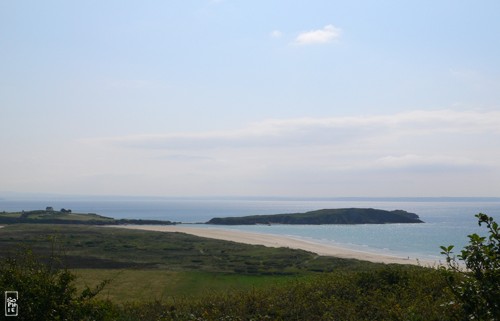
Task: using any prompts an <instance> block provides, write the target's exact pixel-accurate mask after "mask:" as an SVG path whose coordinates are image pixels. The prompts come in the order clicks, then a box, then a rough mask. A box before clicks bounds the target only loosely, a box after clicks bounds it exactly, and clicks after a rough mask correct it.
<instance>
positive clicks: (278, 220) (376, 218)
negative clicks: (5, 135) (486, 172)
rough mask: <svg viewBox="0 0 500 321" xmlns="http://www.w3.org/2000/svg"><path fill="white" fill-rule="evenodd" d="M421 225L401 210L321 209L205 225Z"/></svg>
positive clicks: (226, 219)
mask: <svg viewBox="0 0 500 321" xmlns="http://www.w3.org/2000/svg"><path fill="white" fill-rule="evenodd" d="M387 223H423V222H422V221H421V220H420V219H419V217H418V215H417V214H414V213H409V212H406V211H403V210H394V211H386V210H379V209H373V208H341V209H323V210H317V211H311V212H306V213H291V214H273V215H252V216H243V217H224V218H213V219H211V220H210V221H208V222H207V224H218V225H253V224H311V225H319V224H387Z"/></svg>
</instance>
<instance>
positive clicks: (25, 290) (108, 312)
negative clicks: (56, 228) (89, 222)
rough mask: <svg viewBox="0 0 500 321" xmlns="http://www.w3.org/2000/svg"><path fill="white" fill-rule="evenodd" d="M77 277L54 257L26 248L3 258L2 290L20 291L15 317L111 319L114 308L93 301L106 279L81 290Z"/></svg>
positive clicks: (25, 318) (0, 278)
mask: <svg viewBox="0 0 500 321" xmlns="http://www.w3.org/2000/svg"><path fill="white" fill-rule="evenodd" d="M74 280H75V276H74V275H73V274H72V273H71V272H70V271H69V270H67V269H65V268H63V267H62V266H61V263H60V261H59V260H58V259H57V258H56V257H54V256H51V257H49V258H39V257H36V256H35V255H34V254H33V253H32V252H31V251H29V250H26V251H24V252H21V253H20V254H18V255H16V256H13V257H9V258H5V259H2V260H0V289H1V291H2V293H3V291H18V293H19V299H18V304H19V315H18V317H17V318H16V320H61V321H62V320H108V319H109V320H112V319H113V314H114V313H115V309H114V307H113V306H112V305H111V304H110V303H109V302H105V301H97V300H94V297H95V296H96V295H97V293H98V292H99V291H100V290H101V289H102V288H103V287H104V285H105V284H106V282H103V283H101V285H100V286H98V287H97V288H96V289H89V288H86V289H85V290H83V291H82V292H81V293H78V291H77V290H76V287H75V285H74ZM2 314H3V313H2Z"/></svg>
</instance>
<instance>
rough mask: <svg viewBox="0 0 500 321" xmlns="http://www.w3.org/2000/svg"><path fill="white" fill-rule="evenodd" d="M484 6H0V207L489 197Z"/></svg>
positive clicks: (492, 101) (497, 5) (498, 99)
mask: <svg viewBox="0 0 500 321" xmlns="http://www.w3.org/2000/svg"><path fill="white" fill-rule="evenodd" d="M499 37H500V2H499V1H497V0H493V1H487V0H485V1H483V0H480V1H467V0H463V1H456V0H454V1H447V0H443V1H427V0H420V1H396V0H394V1H356V0H351V1H333V0H329V1H315V0H311V1H296V0H286V1H284V0H265V1H264V0H254V1H241V0H240V1H237V0H192V1H177V0H172V1H160V0H156V1H155V0H143V1H127V0H109V1H92V0H85V1H83V0H75V1H63V0H59V1H55V0H46V1H38V0H23V1H10V0H0V124H1V126H0V192H18V193H60V194H72V195H73V194H74V195H134V196H291V197H293V196H296V197H344V196H366V197H386V196H393V197H398V196H402V197H403V196H404V197H411V196H414V197H421V196H431V197H438V196H457V197H460V196H497V197H498V196H500V41H499V40H500V39H499Z"/></svg>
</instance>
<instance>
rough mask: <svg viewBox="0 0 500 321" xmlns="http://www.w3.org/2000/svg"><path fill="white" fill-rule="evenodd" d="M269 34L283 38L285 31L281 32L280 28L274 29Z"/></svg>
mask: <svg viewBox="0 0 500 321" xmlns="http://www.w3.org/2000/svg"><path fill="white" fill-rule="evenodd" d="M269 36H270V37H271V38H281V37H282V36H283V32H281V31H279V30H273V31H271V33H269Z"/></svg>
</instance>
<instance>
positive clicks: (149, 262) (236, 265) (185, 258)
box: [0, 224, 381, 302]
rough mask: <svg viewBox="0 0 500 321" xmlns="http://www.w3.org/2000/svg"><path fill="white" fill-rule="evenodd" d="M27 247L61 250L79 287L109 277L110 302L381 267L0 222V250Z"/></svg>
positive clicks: (184, 237)
mask: <svg viewBox="0 0 500 321" xmlns="http://www.w3.org/2000/svg"><path fill="white" fill-rule="evenodd" d="M27 247H28V248H30V249H32V250H33V251H34V252H35V253H36V254H39V255H44V256H50V255H52V254H53V253H56V254H58V255H60V259H61V263H62V264H63V265H64V266H66V267H68V268H70V269H71V270H72V271H74V272H75V274H76V275H77V276H78V279H77V285H78V287H79V288H83V287H84V285H85V284H87V285H89V286H95V285H96V284H98V283H99V282H101V281H102V280H105V279H110V280H111V283H110V284H108V285H107V286H106V288H105V290H104V291H103V292H102V294H100V295H101V296H105V297H107V298H109V299H111V300H113V301H115V302H126V301H137V300H140V299H148V300H155V299H165V298H169V297H172V296H186V295H187V296H200V295H203V294H206V292H209V291H227V290H230V289H235V290H245V289H251V288H253V287H256V288H262V287H266V286H269V285H273V284H278V283H282V282H286V281H288V280H293V279H296V278H302V277H307V276H309V275H313V274H316V273H318V272H324V271H341V270H350V271H352V270H370V269H375V268H377V267H380V266H381V265H380V264H375V263H369V262H363V261H358V260H345V259H338V258H333V257H321V256H318V255H316V254H314V253H310V252H306V251H302V250H292V249H288V248H267V247H264V246H257V245H246V244H241V243H235V242H228V241H220V240H215V239H208V238H201V237H197V236H193V235H188V234H183V233H164V232H149V231H136V230H127V229H116V228H106V227H96V226H82V225H45V224H15V225H8V226H5V227H4V228H2V229H0V256H1V257H6V256H9V255H14V254H15V253H16V252H19V251H21V250H22V249H23V248H27Z"/></svg>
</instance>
